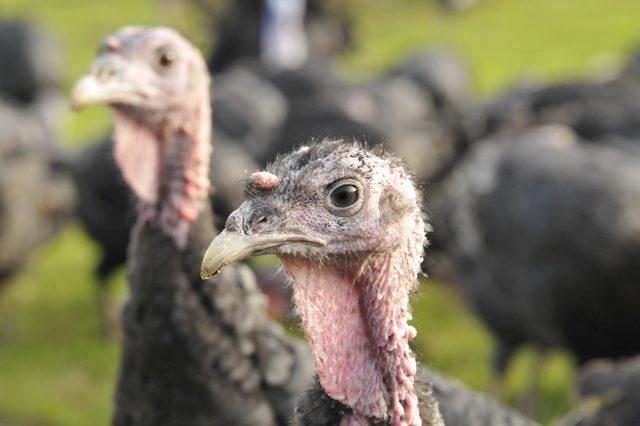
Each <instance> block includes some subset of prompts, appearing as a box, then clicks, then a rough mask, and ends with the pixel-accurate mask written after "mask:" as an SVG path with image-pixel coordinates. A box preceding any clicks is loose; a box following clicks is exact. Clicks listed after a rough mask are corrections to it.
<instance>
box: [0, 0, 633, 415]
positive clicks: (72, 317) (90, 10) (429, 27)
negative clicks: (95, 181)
mask: <svg viewBox="0 0 640 426" xmlns="http://www.w3.org/2000/svg"><path fill="white" fill-rule="evenodd" d="M351 4H352V5H353V7H354V8H355V10H357V11H358V14H357V23H358V29H357V31H356V42H357V45H358V48H357V50H356V51H354V52H351V53H349V54H348V55H346V57H345V58H344V59H343V60H342V61H341V68H342V69H343V71H344V72H345V73H346V74H347V75H349V76H353V77H354V78H357V77H360V76H365V75H370V74H372V73H375V72H376V71H379V70H383V69H386V68H388V67H390V66H392V65H393V64H394V63H396V62H397V61H398V60H400V59H401V58H403V57H404V56H405V55H407V54H409V53H411V52H412V51H415V50H418V49H423V48H428V47H448V48H452V49H454V50H455V51H457V52H458V53H459V54H460V55H461V56H462V57H463V58H464V59H465V60H466V61H467V62H468V63H469V65H470V67H471V68H472V69H473V71H474V84H475V88H476V92H477V94H478V95H479V96H486V95H490V94H492V93H495V92H496V91H497V90H500V89H502V88H504V87H506V86H508V85H510V84H512V83H513V82H515V81H517V80H518V79H520V78H522V77H524V76H529V77H535V78H540V79H557V78H565V77H568V76H576V75H578V76H580V75H584V74H585V73H588V72H592V71H594V70H595V69H596V68H598V67H600V66H601V65H602V64H608V63H612V62H616V60H619V59H617V58H620V57H621V56H620V55H623V54H624V53H625V52H627V51H629V49H630V48H632V47H633V46H634V45H635V44H636V43H637V42H638V41H640V26H638V25H637V23H636V20H637V16H640V2H637V1H635V0H617V1H614V2H609V1H605V0H483V2H482V3H481V4H480V6H479V7H477V8H475V9H472V10H471V11H469V12H467V13H464V14H448V13H445V12H442V11H440V10H439V9H437V8H436V7H434V6H432V5H431V2H428V1H427V0H381V1H371V0H351ZM0 14H2V16H8V17H23V18H24V17H29V18H32V19H35V20H36V21H37V22H39V23H41V24H42V25H44V26H45V27H46V28H48V29H50V30H51V31H53V32H55V33H56V34H57V36H58V38H59V41H60V44H61V46H62V47H63V51H64V54H65V59H64V70H65V74H66V79H65V82H64V85H65V89H67V90H68V89H69V87H70V86H71V84H72V83H73V80H74V79H76V78H77V77H78V76H80V75H81V74H82V73H83V72H85V70H87V68H88V64H89V62H90V60H91V57H92V56H93V54H94V52H95V50H96V46H97V45H98V42H99V41H100V39H101V38H102V37H103V35H104V34H106V33H108V32H110V31H112V30H113V29H115V28H117V27H119V26H122V25H127V24H168V25H172V26H175V27H177V28H178V29H179V30H181V31H182V32H184V33H186V34H187V35H188V36H189V37H190V38H191V39H193V40H194V41H196V43H197V44H198V45H199V46H200V47H202V48H204V49H206V48H208V44H207V42H206V40H207V37H206V35H207V32H206V29H205V28H204V27H203V25H202V23H203V18H202V17H201V16H199V15H198V14H197V13H195V12H194V10H193V9H190V8H189V7H188V6H186V5H185V2H183V1H178V0H162V1H160V0H111V1H108V2H104V1H103V2H94V1H86V0H64V1H63V0H50V1H47V2H44V1H41V0H0ZM108 127H109V115H108V113H107V111H106V110H104V109H102V110H100V109H95V110H89V111H87V112H83V113H82V114H77V115H73V116H70V117H69V119H68V122H67V123H65V126H64V131H63V133H62V134H61V135H60V139H61V141H62V143H63V144H64V145H65V146H78V145H80V144H82V143H84V142H85V141H86V140H87V138H90V137H96V136H100V135H102V134H103V132H104V131H105V130H106V129H108ZM96 256H97V250H96V248H95V247H94V246H93V244H92V243H91V242H90V241H89V240H88V239H87V238H86V237H85V236H84V235H83V234H82V232H81V231H80V230H79V229H77V228H76V227H75V226H72V227H70V229H68V230H67V231H65V232H63V233H62V234H61V235H60V236H59V237H58V238H56V240H55V241H52V242H51V243H49V244H48V245H47V246H46V247H44V248H42V249H41V250H39V252H38V253H36V254H35V256H34V258H33V261H32V262H31V263H30V265H29V267H28V269H27V270H26V271H24V272H23V273H22V274H20V275H19V276H17V277H16V278H14V279H13V280H12V282H11V283H8V284H7V285H6V286H5V287H4V291H3V292H2V293H3V294H2V297H0V424H19V425H23V424H24V425H26V424H29V425H33V424H38V425H40V424H44V425H65V426H66V425H89V424H91V425H106V424H108V423H109V418H110V414H111V411H112V402H111V400H112V392H113V386H114V381H115V377H116V374H117V368H118V356H119V348H118V346H117V345H115V344H110V343H106V342H104V340H103V339H102V338H101V337H100V333H99V327H98V321H97V315H96V306H95V295H94V290H95V285H94V282H93V278H92V275H91V270H92V268H93V265H94V264H95V261H96ZM114 281H115V282H114V284H115V288H116V290H115V291H116V292H117V293H118V294H120V295H124V294H125V292H126V290H125V285H124V273H123V272H122V273H120V274H118V276H117V277H116V278H115V279H114ZM414 311H415V320H414V324H415V325H416V327H417V329H418V333H419V334H418V337H417V339H416V341H415V347H416V351H417V352H418V354H419V355H420V358H421V360H422V362H425V363H427V364H429V365H432V366H434V367H436V368H438V369H440V370H441V371H443V372H445V373H447V374H448V375H451V376H455V377H458V378H460V379H462V380H463V381H465V382H466V383H468V384H469V385H470V386H472V387H473V388H475V389H480V390H488V389H489V388H490V386H491V375H490V369H489V365H490V364H489V363H490V358H491V353H492V342H491V338H490V336H489V334H488V332H487V330H486V329H485V328H484V327H483V326H482V325H481V324H480V323H479V322H478V320H477V319H476V318H475V317H474V316H473V315H472V314H471V313H470V311H469V310H468V309H467V308H466V307H465V304H464V301H463V300H462V297H461V295H460V294H459V293H458V292H457V291H456V290H455V289H454V288H453V287H451V286H447V285H444V284H440V283H435V282H426V283H423V285H422V290H421V292H420V293H419V295H418V296H417V297H416V299H415V300H414ZM532 364H533V352H532V351H531V350H524V351H522V353H521V354H519V356H518V357H517V359H516V360H515V361H514V363H513V366H512V367H511V368H510V370H509V373H508V377H507V380H506V384H505V394H506V398H507V400H508V401H509V402H512V403H516V402H517V401H518V399H519V397H520V395H521V394H522V392H523V389H525V388H526V386H527V383H528V382H529V378H530V370H531V366H532ZM573 378H574V369H573V367H572V364H571V361H570V359H569V358H568V357H567V356H566V355H563V354H553V355H552V356H551V357H550V359H549V360H548V361H547V362H546V363H545V365H544V370H543V372H542V374H541V375H540V382H541V388H542V400H541V407H540V412H539V418H540V419H541V420H543V421H545V422H548V421H550V420H552V419H553V418H555V417H557V416H559V415H561V414H562V413H565V412H566V411H567V409H568V407H569V406H570V404H571V389H572V382H573Z"/></svg>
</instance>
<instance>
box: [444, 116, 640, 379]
mask: <svg viewBox="0 0 640 426" xmlns="http://www.w3.org/2000/svg"><path fill="white" fill-rule="evenodd" d="M639 155H640V151H639V150H638V145H637V143H636V142H635V141H627V140H624V139H620V138H614V137H611V138H609V139H607V140H602V141H599V142H598V143H595V142H587V141H585V140H583V139H580V138H579V137H578V135H576V134H575V133H574V132H573V131H572V129H570V128H568V127H565V126H549V127H541V128H537V129H533V130H530V131H528V132H524V133H522V134H512V135H506V136H503V137H499V136H496V137H494V138H489V139H486V140H483V141H479V142H477V143H476V144H474V146H473V147H472V148H471V149H470V151H469V152H468V154H467V156H466V157H465V159H464V160H463V161H462V162H461V163H460V165H459V166H458V167H457V168H456V170H455V171H454V173H453V174H452V175H451V176H450V178H449V179H448V180H447V181H446V182H445V184H444V186H443V191H442V194H441V196H440V197H439V199H438V200H437V201H434V203H433V204H432V206H433V218H434V228H435V234H434V235H435V238H436V239H437V240H438V241H439V242H440V243H442V244H443V246H444V249H445V251H446V252H447V253H448V255H449V258H450V259H451V261H452V263H453V266H454V270H455V272H456V278H457V281H458V282H459V285H460V286H461V288H462V289H463V290H464V292H465V295H466V296H467V298H468V299H469V301H470V303H471V306H472V307H473V308H474V310H475V311H476V312H477V313H478V314H479V315H480V317H481V318H482V319H483V320H484V321H485V323H486V324H487V325H488V326H489V328H491V329H492V331H493V332H494V333H495V335H496V338H497V341H498V344H499V345H498V346H499V350H498V353H497V355H496V364H497V365H496V366H497V368H498V369H499V370H502V369H504V368H505V366H506V363H507V362H508V360H509V358H510V356H511V354H512V352H513V351H514V350H515V349H516V348H517V347H518V346H520V345H521V344H523V343H525V342H533V343H535V344H537V345H538V346H540V347H542V348H548V347H563V348H566V349H568V350H569V351H570V352H571V353H573V354H574V355H575V357H576V358H577V360H578V361H579V362H585V361H587V360H589V359H593V358H597V357H622V356H628V355H633V354H635V353H638V352H639V351H640V344H639V342H640V334H638V329H637V327H635V326H634V324H636V323H637V322H638V321H639V320H640V305H638V303H637V301H638V300H639V299H638V297H637V291H636V289H637V285H636V284H637V282H638V280H639V279H640V275H639V273H640V269H638V267H637V265H638V256H639V255H640V239H639V238H638V235H640V234H639V231H638V230H639V229H640V228H639V227H640V221H638V219H637V218H638V217H639V216H638V215H639V214H640V211H639V210H638V206H639V205H640V191H638V188H640V161H639V160H640V157H639Z"/></svg>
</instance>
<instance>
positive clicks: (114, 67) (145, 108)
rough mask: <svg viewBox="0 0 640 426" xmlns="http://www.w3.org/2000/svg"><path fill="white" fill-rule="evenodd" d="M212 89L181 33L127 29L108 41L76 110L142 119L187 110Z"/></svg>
mask: <svg viewBox="0 0 640 426" xmlns="http://www.w3.org/2000/svg"><path fill="white" fill-rule="evenodd" d="M209 85H210V80H209V74H208V72H207V67H206V64H205V62H204V60H203V58H202V55H201V54H200V52H199V51H198V49H197V48H196V47H195V46H194V45H193V44H191V43H190V42H189V41H187V40H186V39H185V38H183V37H182V36H181V35H180V34H179V33H178V32H177V31H175V30H173V29H171V28H166V27H125V28H122V29H120V30H118V31H116V32H115V33H113V34H111V35H109V36H108V37H106V38H105V39H104V41H103V42H102V44H101V46H100V49H99V51H98V55H97V56H96V58H95V59H94V61H93V63H92V64H91V67H90V72H89V74H88V75H86V76H85V77H84V78H82V79H81V80H80V81H78V83H77V85H76V86H75V88H74V90H73V94H72V98H73V104H74V106H75V107H78V108H80V107H84V106H87V105H93V104H108V105H111V106H114V107H116V108H128V109H132V110H138V112H139V113H140V115H141V116H144V114H143V113H144V112H149V113H150V112H158V111H163V112H169V111H171V110H176V109H185V108H189V105H190V103H192V100H193V98H194V97H195V96H199V95H200V94H201V93H202V92H203V91H208V90H209Z"/></svg>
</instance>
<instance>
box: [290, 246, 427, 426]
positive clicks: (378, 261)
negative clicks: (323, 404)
mask: <svg viewBox="0 0 640 426" xmlns="http://www.w3.org/2000/svg"><path fill="white" fill-rule="evenodd" d="M420 249H422V247H420ZM420 259H421V253H417V252H416V248H415V247H413V245H411V244H407V245H406V246H405V247H400V248H398V249H397V250H395V251H394V252H391V253H385V254H382V255H377V256H374V257H371V258H368V259H366V260H364V261H362V262H360V264H359V265H351V266H352V268H349V271H346V272H345V271H344V270H340V269H337V268H328V267H322V266H319V265H317V264H313V263H312V262H310V261H309V260H306V259H300V258H283V259H282V265H283V269H284V271H285V273H286V274H287V276H289V277H290V278H291V280H292V281H293V284H294V300H295V303H296V308H297V310H298V312H299V314H300V316H301V318H302V324H303V327H304V330H305V334H306V335H307V339H308V340H309V344H310V345H311V348H312V350H313V352H314V355H315V360H316V370H317V372H318V376H319V378H320V383H321V384H322V387H323V388H324V390H325V392H326V393H327V395H329V396H330V397H331V398H333V399H335V400H337V401H340V402H342V403H343V404H345V405H347V406H349V407H351V409H352V411H353V414H352V415H350V416H348V417H346V418H345V419H343V420H342V422H341V425H358V424H366V422H367V421H368V420H386V421H389V422H391V424H392V425H411V426H415V425H420V424H421V420H420V416H419V412H418V398H417V397H416V394H415V391H414V375H415V372H416V362H415V359H414V357H413V354H412V353H411V350H410V348H409V341H410V340H411V339H412V338H413V337H414V336H415V329H414V328H413V327H412V326H410V325H409V324H408V321H409V320H410V319H411V313H410V311H409V294H410V292H411V291H412V290H414V288H415V286H416V275H417V272H418V268H419V263H420Z"/></svg>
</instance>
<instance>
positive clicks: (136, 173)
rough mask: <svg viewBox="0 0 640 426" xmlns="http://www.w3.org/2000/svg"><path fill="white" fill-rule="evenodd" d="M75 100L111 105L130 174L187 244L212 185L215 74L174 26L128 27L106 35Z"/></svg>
mask: <svg viewBox="0 0 640 426" xmlns="http://www.w3.org/2000/svg"><path fill="white" fill-rule="evenodd" d="M72 101H73V104H74V106H75V107H77V108H80V107H84V106H88V105H95V104H104V105H109V106H110V107H111V108H112V109H113V111H114V119H115V141H116V144H115V158H116V161H117V162H118V165H119V166H120V169H121V170H122V174H123V176H124V179H125V180H126V182H127V184H129V186H130V187H131V188H132V189H133V191H134V192H135V194H136V195H137V197H138V199H139V200H140V202H141V203H142V204H143V205H144V206H145V207H147V208H146V209H145V210H146V211H147V212H150V213H148V214H146V216H147V218H148V219H151V220H152V221H154V222H156V223H158V224H159V225H160V227H161V228H162V230H164V231H165V233H167V234H168V235H170V236H171V237H172V238H173V239H174V240H175V241H176V243H177V244H178V246H180V247H183V246H184V245H185V243H186V238H187V235H188V229H189V224H191V223H193V222H194V221H195V220H196V219H197V217H198V215H199V212H200V209H201V205H202V201H203V199H204V198H205V196H206V194H207V190H208V187H209V180H208V167H209V160H210V154H211V105H210V77H209V73H208V70H207V67H206V64H205V61H204V59H203V58H202V55H201V54H200V52H199V51H198V49H196V47H195V46H194V45H193V44H191V43H190V42H189V41H187V40H186V39H185V38H184V37H182V36H181V35H180V34H179V33H178V32H177V31H175V30H173V29H171V28H165V27H125V28H122V29H120V30H118V31H116V32H115V33H113V34H111V35H109V36H107V37H106V38H105V39H104V41H103V42H102V44H101V46H100V49H99V51H98V54H97V56H96V58H95V59H94V61H93V62H92V64H91V67H90V71H89V73H88V74H87V75H85V76H84V77H82V78H81V79H80V80H79V81H78V83H77V84H76V86H75V87H74V89H73V93H72Z"/></svg>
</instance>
